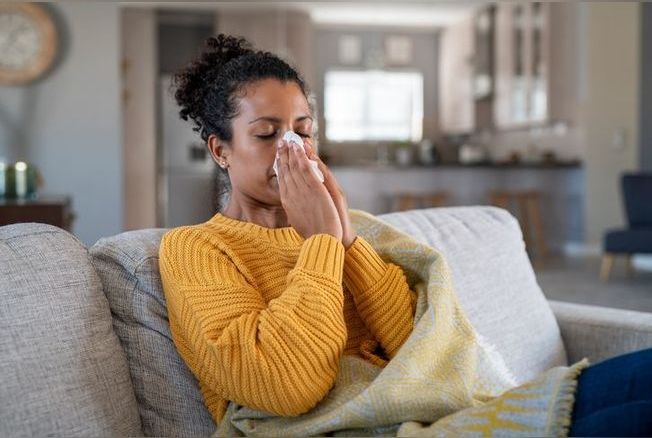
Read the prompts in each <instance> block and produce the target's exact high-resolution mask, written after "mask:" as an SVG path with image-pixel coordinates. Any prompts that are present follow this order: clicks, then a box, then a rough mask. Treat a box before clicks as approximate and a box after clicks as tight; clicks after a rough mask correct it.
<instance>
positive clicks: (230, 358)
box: [159, 232, 347, 416]
mask: <svg viewBox="0 0 652 438" xmlns="http://www.w3.org/2000/svg"><path fill="white" fill-rule="evenodd" d="M159 260H160V262H159V263H160V267H161V278H162V282H163V287H164V292H165V296H166V300H167V306H168V312H169V315H170V319H171V320H172V318H175V319H176V320H177V321H178V327H179V330H180V331H181V333H180V334H179V336H180V337H182V338H183V339H184V343H185V344H187V345H188V346H189V347H188V348H189V349H190V350H191V351H192V357H193V358H194V359H192V360H190V363H188V365H189V367H190V369H191V370H192V372H193V374H194V375H195V376H196V377H197V378H198V380H199V381H200V382H201V384H203V385H204V386H206V387H208V388H210V389H211V390H212V391H213V392H215V393H216V394H219V395H220V396H221V397H223V398H224V399H227V400H232V401H235V402H236V403H238V404H241V405H244V406H248V407H251V408H254V409H260V410H263V411H266V412H270V413H273V414H276V415H281V416H295V415H299V414H301V413H304V412H307V411H308V410H310V409H311V408H312V407H314V406H315V405H316V404H317V403H318V402H319V401H320V400H321V399H322V398H323V397H324V396H325V395H326V394H327V393H328V391H329V390H330V389H331V387H332V385H333V384H334V382H335V377H336V374H337V370H338V365H339V361H340V357H341V355H342V354H343V351H344V346H345V343H346V337H347V332H346V325H345V321H344V317H343V290H342V270H343V264H344V246H343V245H342V243H341V242H340V241H339V240H338V239H337V238H335V237H333V236H330V235H328V234H319V235H315V236H311V237H310V238H308V239H306V240H305V242H304V243H303V246H302V248H301V250H300V253H299V257H298V260H297V263H296V265H295V267H294V268H293V269H292V270H291V271H290V272H289V274H288V275H287V278H286V285H285V290H284V292H283V293H282V294H281V295H280V296H279V297H277V298H275V299H272V300H271V301H269V303H265V302H264V300H263V298H262V295H261V294H260V292H259V291H257V290H256V288H255V287H254V286H253V285H252V284H251V283H250V282H248V281H247V280H246V277H245V276H244V275H243V274H242V272H241V269H240V266H238V265H237V263H236V262H234V260H233V259H232V258H230V257H229V256H228V255H227V254H226V253H225V252H224V251H221V250H219V249H217V248H215V245H211V244H207V243H206V242H202V240H201V239H198V238H197V236H196V235H194V234H193V233H189V232H181V233H168V234H166V236H165V237H164V239H163V241H162V243H161V249H160V259H159Z"/></svg>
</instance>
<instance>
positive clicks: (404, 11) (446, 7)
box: [121, 0, 488, 29]
mask: <svg viewBox="0 0 652 438" xmlns="http://www.w3.org/2000/svg"><path fill="white" fill-rule="evenodd" d="M486 3H488V1H486V0H460V1H438V0H430V1H425V0H422V1H419V0H403V1H401V0H393V1H389V0H376V1H366V2H360V1H357V2H351V1H338V0H331V1H317V2H277V1H272V0H268V1H251V2H249V1H240V2H210V3H209V2H161V1H154V2H122V3H121V5H123V6H124V7H147V8H161V9H184V10H220V9H229V10H233V9H240V10H248V9H256V10H260V9H294V10H302V11H305V12H307V13H308V14H310V16H311V17H312V19H313V21H314V22H315V23H316V24H317V25H329V26H330V25H355V26H399V27H415V28H427V29H428V28H430V29H438V28H441V27H445V26H447V25H449V24H452V23H455V22H456V21H459V20H460V19H462V18H463V17H465V16H467V15H468V14H469V13H470V12H471V11H472V10H473V9H475V8H477V7H479V6H481V5H483V4H486Z"/></svg>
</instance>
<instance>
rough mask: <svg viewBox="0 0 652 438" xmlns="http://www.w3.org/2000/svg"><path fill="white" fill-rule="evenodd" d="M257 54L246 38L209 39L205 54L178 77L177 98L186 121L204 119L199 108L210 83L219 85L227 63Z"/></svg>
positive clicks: (221, 37)
mask: <svg viewBox="0 0 652 438" xmlns="http://www.w3.org/2000/svg"><path fill="white" fill-rule="evenodd" d="M250 53H254V50H253V47H252V45H251V44H250V43H249V42H248V41H247V40H246V39H244V38H241V37H234V36H231V35H225V34H219V35H217V36H215V37H210V38H208V39H207V40H206V43H205V47H204V50H203V51H202V53H201V55H200V56H199V57H198V58H197V59H196V60H194V61H193V62H191V63H190V65H188V67H186V68H185V69H184V70H182V71H180V72H179V73H177V74H176V75H175V76H174V79H173V87H174V88H176V92H175V93H174V97H175V99H176V101H177V103H178V104H179V106H180V107H181V111H180V112H179V115H180V116H181V118H182V119H184V120H188V118H193V119H197V120H199V119H201V114H200V112H199V109H200V108H201V107H203V104H202V101H203V99H204V94H205V92H206V84H213V83H217V82H218V81H217V78H218V76H219V74H220V72H221V71H222V70H223V69H224V66H225V65H226V63H228V62H229V61H231V60H232V59H236V58H239V57H241V56H243V55H247V54H250Z"/></svg>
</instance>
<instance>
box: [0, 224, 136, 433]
mask: <svg viewBox="0 0 652 438" xmlns="http://www.w3.org/2000/svg"><path fill="white" fill-rule="evenodd" d="M0 334H2V336H0V382H2V384H1V385H0V406H2V407H1V408H0V436H14V437H15V436H134V435H141V434H142V430H141V425H140V418H139V416H138V410H137V406H136V399H135V395H134V391H133V387H132V384H131V378H130V376H129V369H128V367H127V360H126V356H125V353H124V351H123V350H122V348H121V346H120V343H119V341H118V338H117V336H116V334H115V332H114V331H113V328H112V319H111V313H110V311H109V305H108V303H107V300H106V297H105V296H104V293H102V283H101V282H100V279H99V278H98V276H97V274H96V272H95V270H94V269H93V266H92V264H91V261H90V257H89V255H88V252H87V250H86V248H85V247H84V245H83V244H82V243H81V242H79V241H78V240H77V239H76V238H75V237H74V236H73V235H72V234H70V233H68V232H66V231H64V230H62V229H60V228H56V227H53V226H51V225H45V224H37V223H22V224H14V225H7V226H4V227H0Z"/></svg>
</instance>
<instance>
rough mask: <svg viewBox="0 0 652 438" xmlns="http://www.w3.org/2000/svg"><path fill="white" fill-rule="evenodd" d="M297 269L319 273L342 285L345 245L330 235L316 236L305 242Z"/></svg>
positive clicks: (300, 252)
mask: <svg viewBox="0 0 652 438" xmlns="http://www.w3.org/2000/svg"><path fill="white" fill-rule="evenodd" d="M295 267H296V268H300V269H304V270H307V271H313V272H319V273H322V274H324V275H327V276H329V277H332V278H333V280H334V281H335V282H336V283H337V284H342V270H343V267H344V245H342V242H341V241H340V240H339V239H338V238H337V237H335V236H331V235H330V234H315V235H312V236H310V237H309V238H308V239H306V240H305V241H304V242H303V245H302V246H301V251H299V257H298V259H297V263H296V265H295Z"/></svg>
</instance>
